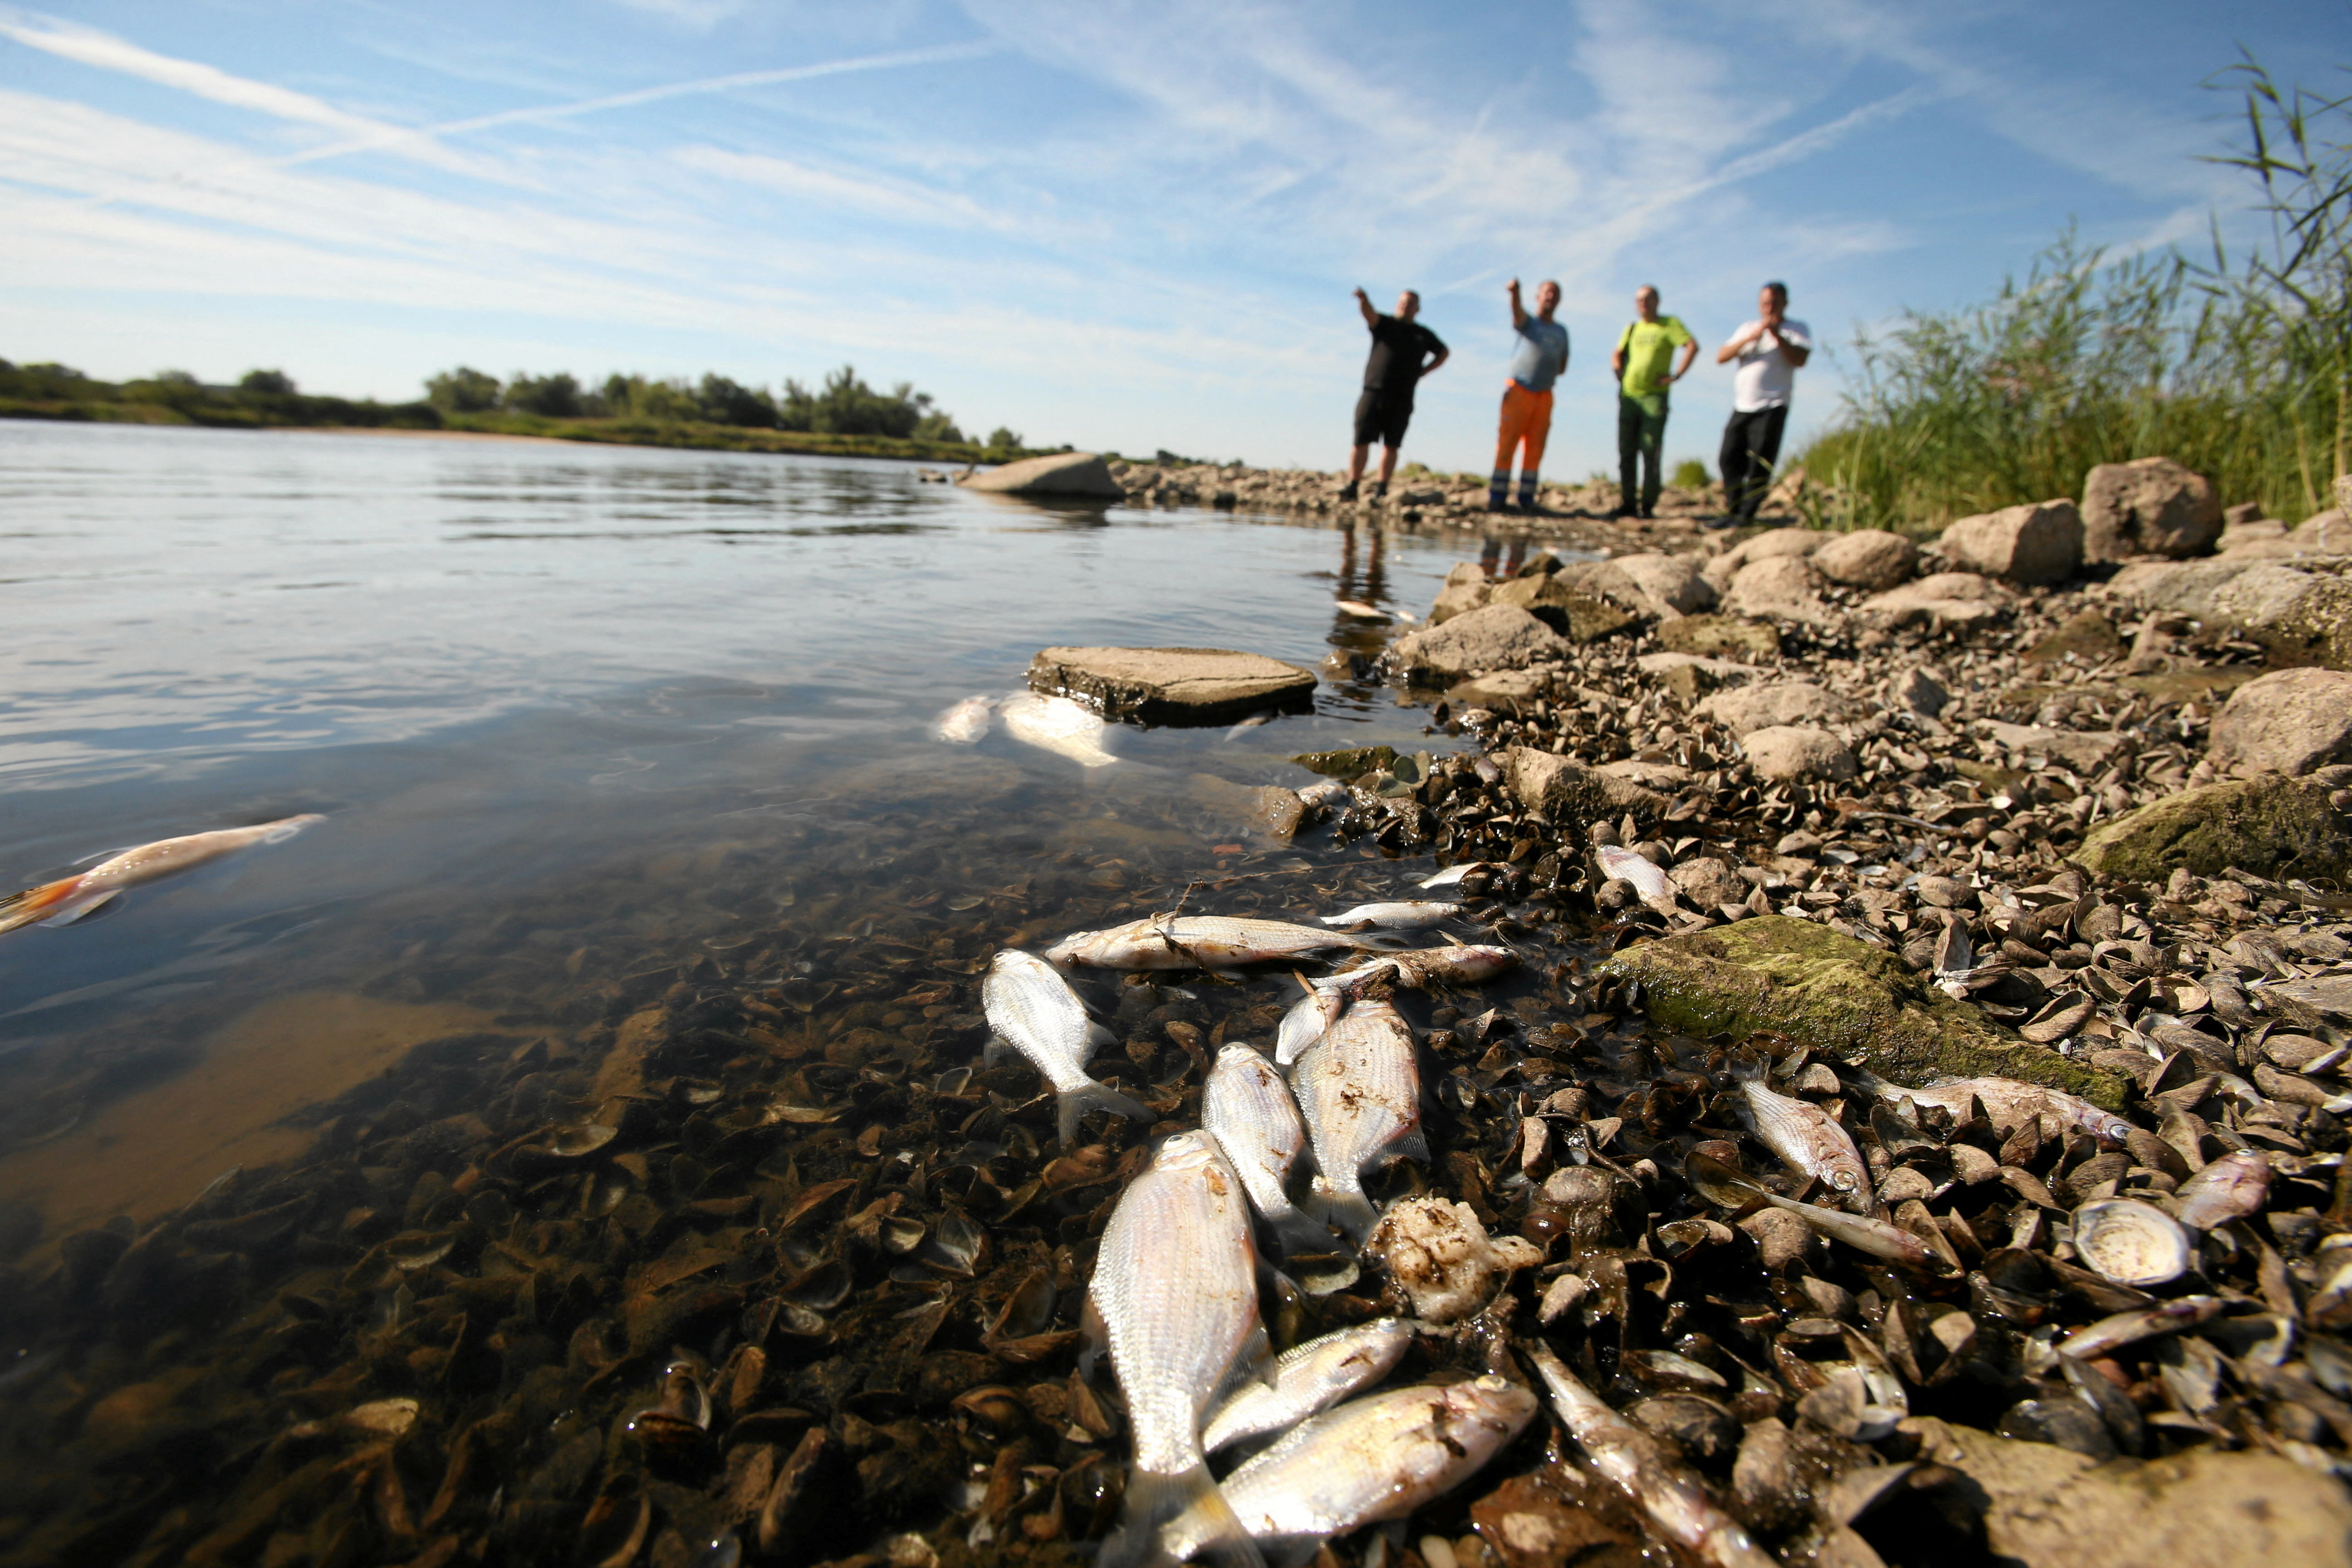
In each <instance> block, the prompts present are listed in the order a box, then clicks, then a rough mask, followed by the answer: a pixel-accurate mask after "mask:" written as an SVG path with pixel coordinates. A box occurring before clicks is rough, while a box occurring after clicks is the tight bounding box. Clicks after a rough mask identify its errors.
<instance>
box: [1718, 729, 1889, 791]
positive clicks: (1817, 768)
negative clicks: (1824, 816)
mask: <svg viewBox="0 0 2352 1568" xmlns="http://www.w3.org/2000/svg"><path fill="white" fill-rule="evenodd" d="M1739 749H1740V750H1741V751H1743V752H1747V753H1748V766H1749V767H1750V768H1752V769H1753V770H1755V773H1756V776H1757V777H1759V778H1762V779H1769V780H1770V781H1771V782H1773V783H1774V784H1792V783H1794V782H1796V781H1797V780H1800V779H1829V780H1832V781H1833V782H1834V781H1840V780H1844V779H1850V778H1852V777H1853V776H1854V775H1855V774H1856V773H1860V772H1861V771H1862V763H1861V760H1860V759H1859V758H1857V757H1855V755H1854V754H1853V751H1852V750H1851V749H1850V748H1848V746H1847V745H1846V743H1845V742H1843V741H1841V740H1839V739H1838V738H1837V737H1836V736H1835V735H1832V734H1831V733H1830V732H1829V731H1827V730H1823V729H1819V728H1817V727H1815V726H1813V725H1811V724H1769V725H1767V726H1765V727H1764V728H1763V729H1761V730H1751V731H1748V733H1747V734H1745V735H1742V736H1740V737H1739Z"/></svg>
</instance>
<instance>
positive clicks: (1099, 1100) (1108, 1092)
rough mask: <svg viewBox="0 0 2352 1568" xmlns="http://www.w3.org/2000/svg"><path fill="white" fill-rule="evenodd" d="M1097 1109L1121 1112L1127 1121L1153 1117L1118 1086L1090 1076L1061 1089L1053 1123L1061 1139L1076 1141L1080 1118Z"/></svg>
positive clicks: (1147, 1109)
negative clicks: (1074, 1087) (1070, 1086)
mask: <svg viewBox="0 0 2352 1568" xmlns="http://www.w3.org/2000/svg"><path fill="white" fill-rule="evenodd" d="M1097 1110H1108V1111H1109V1112H1110V1113H1111V1114H1112V1115H1113V1116H1124V1117H1126V1118H1127V1119H1128V1120H1129V1121H1141V1122H1144V1123H1146V1124H1149V1123H1150V1121H1152V1120H1153V1117H1152V1114H1151V1111H1150V1109H1149V1108H1148V1107H1146V1106H1145V1105H1143V1104H1142V1103H1141V1102H1140V1101H1138V1100H1130V1099H1129V1098H1128V1097H1127V1096H1126V1095H1123V1094H1121V1093H1119V1091H1118V1090H1117V1089H1111V1088H1109V1087H1108V1086H1107V1085H1104V1084H1099V1083H1097V1082H1095V1081H1094V1080H1093V1079H1087V1081H1086V1082H1085V1083H1082V1084H1080V1085H1079V1086H1078V1087H1077V1088H1076V1089H1064V1090H1062V1094H1061V1099H1060V1100H1059V1101H1058V1102H1057V1103H1056V1104H1055V1108H1054V1120H1055V1128H1056V1130H1057V1131H1059V1132H1060V1133H1061V1138H1062V1142H1064V1143H1065V1144H1068V1143H1072V1142H1076V1140H1077V1136H1078V1121H1079V1120H1080V1119H1081V1118H1083V1117H1085V1116H1087V1115H1089V1114H1091V1113H1092V1112H1094V1111H1097Z"/></svg>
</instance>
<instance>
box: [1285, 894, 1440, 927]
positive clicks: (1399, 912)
mask: <svg viewBox="0 0 2352 1568" xmlns="http://www.w3.org/2000/svg"><path fill="white" fill-rule="evenodd" d="M1461 912H1462V906H1461V905H1460V904H1442V903H1435V902H1432V901H1430V900H1416V899H1403V900H1395V901H1393V902H1390V903H1385V904H1358V905H1357V906H1356V907H1355V908H1354V909H1352V910H1343V911H1341V912H1340V913H1339V914H1336V915H1321V916H1318V917H1317V918H1318V919H1319V920H1321V921H1322V922H1323V923H1324V924H1325V925H1327V926H1368V925H1370V926H1380V927H1382V928H1384V929H1386V930H1389V931H1419V930H1420V929H1421V928H1422V927H1423V926H1433V925H1435V924H1436V923H1437V922H1438V921H1444V920H1452V919H1453V918H1454V916H1455V915H1458V914H1460V913H1461Z"/></svg>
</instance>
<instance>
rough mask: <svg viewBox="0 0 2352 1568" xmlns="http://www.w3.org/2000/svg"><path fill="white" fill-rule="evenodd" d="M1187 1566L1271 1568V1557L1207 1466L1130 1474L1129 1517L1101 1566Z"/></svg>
mask: <svg viewBox="0 0 2352 1568" xmlns="http://www.w3.org/2000/svg"><path fill="white" fill-rule="evenodd" d="M1184 1562H1196V1563H1213V1564H1215V1565H1216V1568H1265V1554H1264V1553H1263V1552H1260V1551H1259V1550H1258V1547H1257V1542H1255V1541H1252V1540H1251V1539H1250V1533H1249V1531H1248V1529H1247V1528H1246V1527H1244V1525H1243V1523H1242V1521H1241V1520H1240V1518H1239V1516H1237V1515H1236V1514H1235V1513H1234V1508H1233V1504H1231V1503H1229V1502H1227V1501H1226V1500H1225V1494H1224V1493H1223V1491H1220V1490H1219V1489H1218V1488H1217V1483H1216V1482H1215V1481H1214V1480H1213V1479H1211V1477H1210V1475H1209V1467H1208V1466H1207V1465H1206V1464H1198V1465H1194V1466H1193V1467H1192V1468H1191V1469H1189V1470H1184V1471H1181V1472H1180V1473H1178V1474H1176V1475H1172V1476H1170V1475H1160V1474H1158V1473H1156V1472H1154V1471H1150V1470H1146V1469H1141V1468H1134V1469H1130V1470H1129V1472H1128V1476H1127V1514H1126V1517H1125V1518H1123V1519H1121V1520H1120V1521H1119V1523H1118V1529H1117V1530H1116V1531H1112V1532H1111V1535H1110V1538H1109V1539H1108V1540H1107V1541H1105V1542H1103V1544H1102V1550H1101V1552H1098V1553H1097V1554H1096V1557H1095V1563H1096V1568H1166V1565H1167V1564H1169V1563H1184Z"/></svg>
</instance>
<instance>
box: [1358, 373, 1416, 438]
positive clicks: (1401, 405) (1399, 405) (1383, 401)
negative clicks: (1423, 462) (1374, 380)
mask: <svg viewBox="0 0 2352 1568" xmlns="http://www.w3.org/2000/svg"><path fill="white" fill-rule="evenodd" d="M1410 424H1412V398H1410V397H1399V396H1398V395H1396V394H1395V393H1392V392H1381V391H1380V390H1379V389H1377V388H1375V387H1369V386H1368V387H1366V388H1365V389H1364V395H1363V396H1361V397H1359V398H1358V399H1356V445H1357V446H1359V447H1369V446H1370V445H1371V444H1372V443H1373V442H1374V441H1378V442H1379V443H1380V444H1381V446H1383V447H1402V446H1403V445H1404V427H1405V426H1408V425H1410Z"/></svg>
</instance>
